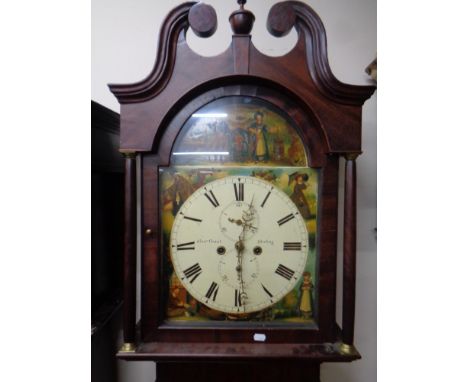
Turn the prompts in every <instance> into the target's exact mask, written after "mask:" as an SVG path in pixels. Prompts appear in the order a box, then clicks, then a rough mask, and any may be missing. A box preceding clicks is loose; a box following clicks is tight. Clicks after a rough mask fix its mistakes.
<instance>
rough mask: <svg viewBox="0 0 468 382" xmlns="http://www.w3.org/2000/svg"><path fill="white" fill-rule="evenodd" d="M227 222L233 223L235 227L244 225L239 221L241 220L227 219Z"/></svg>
mask: <svg viewBox="0 0 468 382" xmlns="http://www.w3.org/2000/svg"><path fill="white" fill-rule="evenodd" d="M228 220H229V221H230V222H231V223H235V224H237V225H242V224H244V222H243V221H242V220H241V219H231V218H228Z"/></svg>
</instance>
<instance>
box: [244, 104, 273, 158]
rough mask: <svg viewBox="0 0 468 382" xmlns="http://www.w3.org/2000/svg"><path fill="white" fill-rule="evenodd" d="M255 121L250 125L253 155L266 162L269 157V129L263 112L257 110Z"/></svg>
mask: <svg viewBox="0 0 468 382" xmlns="http://www.w3.org/2000/svg"><path fill="white" fill-rule="evenodd" d="M254 118H255V122H254V123H252V124H251V125H250V127H249V132H250V134H251V146H250V149H251V152H252V157H253V159H254V160H256V161H261V162H265V161H267V160H268V159H269V157H270V155H269V152H268V142H267V134H268V129H267V127H266V125H265V124H264V123H263V113H262V112H261V111H257V112H255V114H254Z"/></svg>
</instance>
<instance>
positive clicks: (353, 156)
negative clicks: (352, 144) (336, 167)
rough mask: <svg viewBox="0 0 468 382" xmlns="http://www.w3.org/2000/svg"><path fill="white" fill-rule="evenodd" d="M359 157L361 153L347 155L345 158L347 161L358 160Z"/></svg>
mask: <svg viewBox="0 0 468 382" xmlns="http://www.w3.org/2000/svg"><path fill="white" fill-rule="evenodd" d="M359 155H361V153H346V154H344V155H343V156H344V157H345V159H346V160H356V158H357V157H358V156H359Z"/></svg>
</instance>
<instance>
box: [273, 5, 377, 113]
mask: <svg viewBox="0 0 468 382" xmlns="http://www.w3.org/2000/svg"><path fill="white" fill-rule="evenodd" d="M294 25H295V26H296V28H297V30H298V31H299V33H304V35H305V38H306V41H307V44H306V46H307V52H306V54H307V64H308V67H309V71H310V75H311V77H312V79H313V80H314V82H315V84H316V85H317V87H318V89H319V91H320V92H321V93H322V94H323V95H324V96H326V97H327V98H329V99H330V100H332V101H334V102H337V103H341V104H347V105H358V106H361V105H362V104H363V103H364V102H365V101H366V100H367V99H368V98H369V97H370V96H371V95H372V94H373V93H374V91H375V89H376V87H375V86H359V85H348V84H345V83H343V82H341V81H339V80H338V79H337V78H336V77H335V76H334V75H333V73H332V71H331V69H330V65H329V63H328V53H327V37H326V32H325V27H324V26H323V23H322V20H321V19H320V17H319V16H318V14H317V13H316V12H315V11H314V10H313V9H312V8H310V7H309V6H308V5H306V4H304V3H302V2H299V1H285V2H281V3H277V4H275V5H274V6H273V7H272V8H271V9H270V12H269V14H268V21H267V28H268V30H269V32H270V33H271V34H272V35H273V36H276V37H281V36H284V35H286V34H287V33H288V32H289V31H290V30H291V28H292V27H293V26H294Z"/></svg>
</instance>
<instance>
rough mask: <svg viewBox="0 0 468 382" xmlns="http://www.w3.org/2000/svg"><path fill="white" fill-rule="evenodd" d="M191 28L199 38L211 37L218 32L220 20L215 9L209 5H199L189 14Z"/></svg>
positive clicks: (191, 9)
mask: <svg viewBox="0 0 468 382" xmlns="http://www.w3.org/2000/svg"><path fill="white" fill-rule="evenodd" d="M188 20H189V24H190V27H191V28H192V30H193V32H194V33H195V34H196V35H197V36H198V37H204V38H206V37H210V36H212V35H213V34H214V33H215V32H216V28H217V26H218V19H217V17H216V11H215V9H214V8H213V7H212V6H211V5H208V4H204V3H198V4H195V5H194V6H193V7H192V8H190V11H189V14H188Z"/></svg>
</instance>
